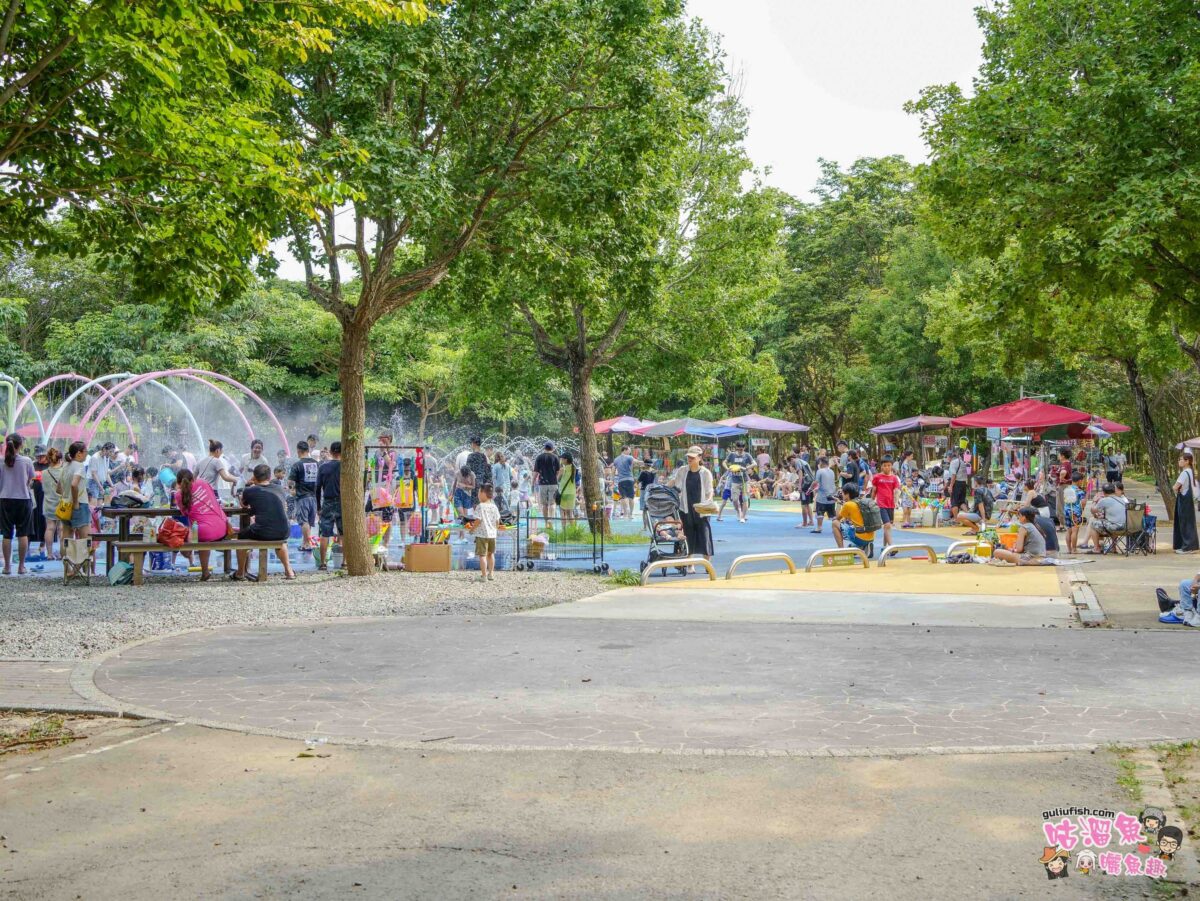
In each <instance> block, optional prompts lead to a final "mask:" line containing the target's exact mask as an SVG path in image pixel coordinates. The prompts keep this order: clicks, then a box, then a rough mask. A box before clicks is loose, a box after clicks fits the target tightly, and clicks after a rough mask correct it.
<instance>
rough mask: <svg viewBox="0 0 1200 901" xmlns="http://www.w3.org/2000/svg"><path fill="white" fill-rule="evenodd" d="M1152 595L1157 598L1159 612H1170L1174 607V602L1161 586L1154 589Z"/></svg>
mask: <svg viewBox="0 0 1200 901" xmlns="http://www.w3.org/2000/svg"><path fill="white" fill-rule="evenodd" d="M1154 596H1155V597H1156V598H1158V610H1159V612H1160V613H1170V612H1171V611H1172V610H1174V609H1175V602H1174V601H1173V600H1171V596H1170V595H1169V594H1167V593H1166V592H1165V591H1163V590H1162V589H1161V588H1156V589H1154Z"/></svg>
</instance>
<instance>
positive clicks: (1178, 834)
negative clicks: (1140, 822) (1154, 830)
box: [1158, 826, 1183, 860]
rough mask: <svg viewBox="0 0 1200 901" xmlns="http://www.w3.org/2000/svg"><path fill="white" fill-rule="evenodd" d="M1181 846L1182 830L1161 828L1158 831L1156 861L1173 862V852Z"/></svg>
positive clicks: (1171, 827)
mask: <svg viewBox="0 0 1200 901" xmlns="http://www.w3.org/2000/svg"><path fill="white" fill-rule="evenodd" d="M1182 844H1183V830H1182V829H1180V828H1179V827H1178V826H1163V827H1162V828H1161V829H1159V830H1158V859H1159V860H1174V859H1175V852H1176V851H1178V850H1179V846H1180V845H1182Z"/></svg>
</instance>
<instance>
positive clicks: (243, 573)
mask: <svg viewBox="0 0 1200 901" xmlns="http://www.w3.org/2000/svg"><path fill="white" fill-rule="evenodd" d="M242 503H243V504H244V505H245V506H247V507H249V508H250V513H251V515H252V516H253V521H252V522H251V523H250V525H248V526H246V527H245V528H244V529H241V530H239V531H238V536H237V537H238V538H239V539H241V540H245V541H281V542H283V547H282V548H281V549H280V550H278V551H276V553H278V554H279V560H280V562H281V563H282V564H283V573H284V578H286V579H294V578H296V573H295V572H294V571H293V570H292V564H291V563H290V562H289V561H288V552H287V539H288V536H289V535H290V533H291V519H290V518H289V517H288V515H287V492H286V491H284V489H283V486H282V485H276V484H275V483H273V482H272V481H271V467H270V466H268V465H267V464H266V463H258V464H255V466H254V469H252V470H251V471H250V481H249V482H247V483H246V487H245V489H244V490H243V491H242ZM237 561H238V565H237V572H235V573H232V574H230V576H229V578H230V579H232V580H233V581H235V582H240V581H242V580H243V579H251V580H252V581H253V580H256V579H266V577H267V574H266V573H261V572H260V573H259V574H258V576H257V577H255V576H250V575H249V574H248V573H247V570H248V569H249V567H250V552H249V551H238V552H237Z"/></svg>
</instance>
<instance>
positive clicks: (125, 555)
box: [117, 538, 287, 585]
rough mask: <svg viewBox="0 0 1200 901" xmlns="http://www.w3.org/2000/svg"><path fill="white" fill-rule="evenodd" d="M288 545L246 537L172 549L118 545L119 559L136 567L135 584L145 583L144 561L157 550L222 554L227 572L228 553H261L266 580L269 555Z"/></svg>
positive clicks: (133, 543)
mask: <svg viewBox="0 0 1200 901" xmlns="http://www.w3.org/2000/svg"><path fill="white" fill-rule="evenodd" d="M286 544H287V542H286V541H284V540H282V539H281V540H279V541H251V540H248V539H245V538H226V539H223V540H221V541H200V542H194V543H193V542H190V541H188V542H184V543H183V544H182V545H180V546H179V547H177V548H169V547H167V546H166V545H162V544H159V543H158V542H157V541H121V542H118V543H117V556H118V557H119V558H120V559H122V560H128V561H129V563H130V564H132V566H133V584H134V585H141V584H142V562H143V561H144V560H145V558H146V555H147V554H149V553H154V552H158V551H164V552H166V553H168V554H169V553H171V552H172V550H174V551H175V552H177V553H187V552H188V551H221V552H222V553H223V554H224V555H225V570H226V572H228V571H229V569H230V563H229V554H230V553H231V552H232V551H258V581H259V582H260V583H263V582H266V581H267V552H268V551H275V553H276V554H277V555H278V554H280V553H281V552H282V551H283V549H284V546H285V545H286Z"/></svg>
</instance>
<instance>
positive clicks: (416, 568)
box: [404, 544, 450, 573]
mask: <svg viewBox="0 0 1200 901" xmlns="http://www.w3.org/2000/svg"><path fill="white" fill-rule="evenodd" d="M404 568H405V569H406V570H408V571H409V572H414V573H448V572H450V545H448V544H410V545H409V546H408V547H406V548H405V549H404Z"/></svg>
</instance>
